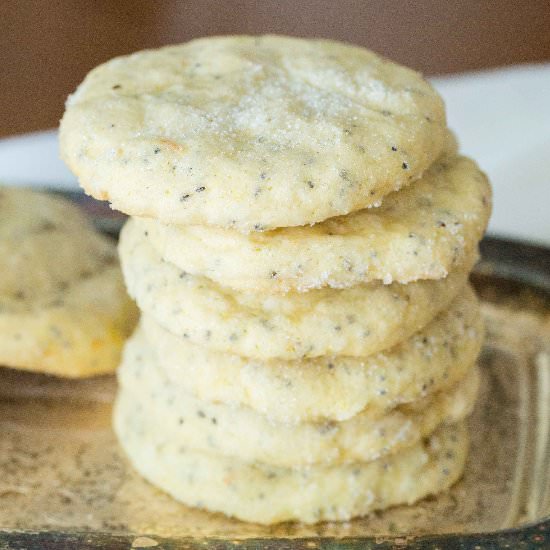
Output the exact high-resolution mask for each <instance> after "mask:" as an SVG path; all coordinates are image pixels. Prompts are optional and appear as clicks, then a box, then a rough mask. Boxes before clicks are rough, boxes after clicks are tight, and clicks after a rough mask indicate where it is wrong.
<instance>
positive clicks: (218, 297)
mask: <svg viewBox="0 0 550 550" xmlns="http://www.w3.org/2000/svg"><path fill="white" fill-rule="evenodd" d="M119 253H120V258H121V265H122V270H123V273H124V277H125V281H126V285H127V287H128V291H129V293H130V295H131V296H133V297H134V298H135V299H136V301H137V303H138V306H139V307H140V309H141V310H142V311H144V312H145V313H147V314H149V315H150V316H152V317H153V318H154V319H155V320H156V321H157V322H158V323H159V324H161V325H162V326H163V327H164V328H166V329H167V330H169V331H171V332H173V333H174V334H177V335H179V336H181V337H183V338H187V339H188V340H189V341H190V342H192V343H194V344H198V345H203V346H207V347H208V348H210V349H213V350H218V351H225V352H229V353H235V354H238V355H243V356H245V357H255V358H258V359H270V358H274V357H277V358H281V359H302V358H308V357H319V356H326V355H347V356H353V357H366V356H368V355H370V354H371V353H376V352H378V351H381V350H383V349H387V348H390V347H392V346H394V345H395V344H397V343H399V342H401V341H402V340H405V339H407V338H409V337H410V336H411V335H412V334H413V333H415V332H417V331H418V330H420V329H422V328H423V327H424V326H426V325H427V324H428V323H429V322H430V321H431V320H432V319H433V318H434V317H435V316H436V315H437V314H438V313H439V312H440V311H442V310H443V309H444V308H446V307H447V306H448V305H449V304H450V303H451V302H452V300H453V299H454V297H455V296H456V295H457V294H458V292H460V291H461V290H462V289H463V288H464V286H465V284H466V280H467V276H468V272H469V271H470V269H471V267H472V264H473V262H474V259H475V257H471V258H468V259H467V260H466V261H465V263H464V264H463V265H462V266H460V268H457V269H456V270H454V271H453V272H452V273H450V274H449V276H448V277H447V278H446V279H442V280H436V281H418V282H415V283H410V284H408V285H400V284H392V285H384V284H382V283H378V282H373V283H369V284H366V285H358V286H354V287H351V288H347V289H342V290H334V289H319V290H312V291H310V292H307V293H288V294H281V295H276V294H274V295H261V294H255V293H251V292H238V291H232V290H231V289H227V288H224V287H221V286H218V285H216V284H215V283H214V282H212V281H210V280H209V279H207V278H205V277H198V276H193V275H190V274H188V273H187V272H185V271H182V270H180V269H178V268H177V267H176V266H174V265H172V264H170V263H169V262H165V261H162V258H161V257H160V254H159V253H158V252H157V251H156V250H155V248H154V247H153V246H152V245H151V244H149V242H148V238H147V235H146V234H145V233H143V232H141V231H140V230H139V227H138V225H137V224H136V222H135V221H134V220H132V219H130V220H129V221H128V222H127V224H126V225H125V227H124V228H123V230H122V233H121V236H120V242H119Z"/></svg>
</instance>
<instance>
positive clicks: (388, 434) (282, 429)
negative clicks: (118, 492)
mask: <svg viewBox="0 0 550 550" xmlns="http://www.w3.org/2000/svg"><path fill="white" fill-rule="evenodd" d="M118 380H119V384H120V386H119V395H120V396H121V399H124V396H126V398H128V399H133V400H135V401H137V402H139V403H140V404H141V405H142V406H143V407H144V408H145V409H146V410H147V411H148V415H149V422H150V424H151V425H157V427H158V429H159V430H161V431H162V432H163V433H164V434H165V435H166V437H168V438H169V439H170V441H171V442H172V443H173V444H174V445H181V446H183V447H187V448H190V449H193V450H199V451H205V452H209V453H212V454H216V455H221V456H228V457H234V458H237V459H239V460H242V461H245V462H253V463H255V462H260V463H264V464H270V465H275V466H281V467H288V468H292V467H296V466H301V465H303V466H305V465H308V464H344V463H349V462H369V461H372V460H377V459H379V458H381V457H383V456H388V455H392V454H395V453H398V452H401V451H402V450H403V449H404V448H406V447H410V446H411V445H414V444H416V443H417V442H418V441H420V439H421V438H423V437H426V436H428V435H429V434H431V433H432V432H433V431H434V430H435V429H436V428H437V427H438V426H439V425H441V424H453V423H456V422H458V421H460V420H463V419H464V418H465V417H466V416H467V415H469V414H470V413H471V411H472V408H473V405H474V403H475V400H476V396H477V390H478V386H479V373H478V371H477V369H476V368H472V369H470V370H469V372H468V373H467V374H466V376H465V378H464V379H463V380H460V381H459V382H458V384H455V386H454V387H453V388H450V389H448V390H447V391H443V392H437V393H436V394H434V395H430V396H428V397H424V398H420V399H419V400H417V401H415V402H413V403H409V404H407V405H401V406H398V407H396V408H394V409H391V410H387V411H385V414H383V415H380V414H376V411H375V414H374V415H373V414H372V412H371V411H364V412H360V413H359V414H357V415H355V416H353V417H352V418H350V419H349V420H345V421H342V422H336V421H320V422H300V423H292V424H289V423H283V422H279V421H275V420H273V419H272V418H269V417H267V416H264V415H262V414H259V413H258V412H256V411H253V410H252V409H250V408H248V407H243V406H232V405H227V404H224V403H220V402H216V403H214V402H211V401H203V400H201V399H198V398H196V397H194V396H193V395H191V394H189V393H187V392H182V391H181V388H178V387H177V386H176V385H174V384H172V382H171V380H170V379H169V378H168V377H167V376H165V375H164V372H163V370H162V369H161V368H159V362H158V358H157V356H156V355H155V352H154V350H153V349H152V348H151V347H149V346H147V345H146V343H145V342H142V345H141V346H140V347H139V348H137V349H136V346H135V345H134V347H133V348H132V349H131V350H127V352H126V353H125V356H124V360H123V362H122V365H121V368H120V369H119V371H118Z"/></svg>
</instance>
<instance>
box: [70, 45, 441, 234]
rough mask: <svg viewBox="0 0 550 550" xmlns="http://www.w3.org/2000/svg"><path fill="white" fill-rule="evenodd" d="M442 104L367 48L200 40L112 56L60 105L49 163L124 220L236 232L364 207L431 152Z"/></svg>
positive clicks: (400, 182)
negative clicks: (56, 147) (55, 153)
mask: <svg viewBox="0 0 550 550" xmlns="http://www.w3.org/2000/svg"><path fill="white" fill-rule="evenodd" d="M445 136H446V124H445V113H444V107H443V104H442V101H441V99H440V97H439V96H438V95H437V93H436V92H435V91H434V90H433V88H432V87H431V86H430V85H429V84H428V83H427V82H425V81H424V80H423V79H422V78H421V76H420V75H418V74H417V73H415V72H413V71H411V70H409V69H406V68H403V67H400V66H398V65H395V64H393V63H390V62H389V61H386V60H385V59H382V58H380V57H378V56H376V55H375V54H373V53H372V52H369V51H368V50H365V49H362V48H358V47H354V46H351V45H348V44H342V43H338V42H333V41H327V40H304V39H298V38H288V37H281V36H264V37H251V36H229V37H216V38H204V39H199V40H194V41H192V42H189V43H187V44H183V45H178V46H170V47H166V48H162V49H159V50H153V51H144V52H139V53H136V54H134V55H131V56H127V57H121V58H117V59H113V60H112V61H109V62H108V63H105V64H104V65H101V66H100V67H98V68H96V69H95V70H93V71H92V72H91V73H90V74H89V75H88V76H87V77H86V79H85V80H84V82H83V83H82V84H81V85H80V87H79V88H78V90H77V91H76V93H75V94H73V95H72V96H71V97H70V98H69V100H68V102H67V110H66V112H65V115H64V117H63V120H62V121H61V131H60V139H61V152H62V156H63V158H64V159H65V161H66V162H67V164H68V165H69V166H70V168H71V169H72V170H73V171H74V172H75V173H76V174H77V175H78V177H79V179H80V183H81V185H82V186H83V187H84V189H86V191H87V192H88V193H90V194H91V195H93V196H95V197H96V198H100V199H108V200H109V201H111V203H112V204H113V206H114V207H115V208H117V209H120V210H122V211H124V212H126V213H128V214H131V215H136V216H145V217H156V218H159V219H160V220H161V221H163V222H165V223H174V224H182V225H187V224H207V225H208V224H210V225H218V226H222V227H226V228H229V227H231V228H235V229H238V230H240V231H243V232H249V231H260V230H267V229H273V228H276V227H286V226H297V225H305V224H310V223H315V222H319V221H322V220H324V219H327V218H329V217H333V216H337V215H343V214H347V213H349V212H352V211H355V210H358V209H361V208H365V207H368V206H374V205H378V204H379V203H380V200H381V198H382V197H384V196H385V195H387V194H388V193H390V192H392V191H395V190H398V189H400V188H401V187H403V186H405V185H407V184H409V183H410V182H412V181H414V180H415V179H417V178H419V177H420V176H421V175H422V173H423V172H424V171H425V170H426V169H427V168H428V167H429V166H430V165H431V164H432V162H433V161H434V160H435V159H436V158H437V157H438V156H439V154H440V153H441V151H442V149H443V147H444V142H445Z"/></svg>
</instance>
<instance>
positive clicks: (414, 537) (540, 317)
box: [0, 193, 550, 550]
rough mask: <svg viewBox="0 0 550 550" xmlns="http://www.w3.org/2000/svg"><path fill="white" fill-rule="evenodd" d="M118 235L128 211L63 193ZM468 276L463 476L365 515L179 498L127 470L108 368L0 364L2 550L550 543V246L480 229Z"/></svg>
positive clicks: (513, 545) (520, 545)
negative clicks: (468, 440) (222, 508)
mask: <svg viewBox="0 0 550 550" xmlns="http://www.w3.org/2000/svg"><path fill="white" fill-rule="evenodd" d="M66 195H67V196H69V198H71V199H72V200H75V201H77V202H78V203H79V204H80V205H82V207H83V208H84V209H85V210H87V211H88V212H89V213H90V215H91V216H92V217H93V219H94V221H95V222H96V224H97V225H98V227H100V228H101V230H102V231H105V232H107V233H110V234H112V235H113V237H116V235H117V232H118V230H119V229H120V225H121V223H122V221H123V217H122V216H121V215H120V214H117V213H115V212H112V211H111V210H109V209H108V207H106V206H105V204H103V203H99V202H97V201H94V200H93V199H89V198H87V197H85V196H84V195H81V194H79V193H74V194H66ZM481 251H482V260H481V262H480V263H479V265H478V266H477V268H476V270H475V273H474V275H473V276H472V280H473V283H474V285H475V286H476V288H477V289H478V292H479V294H480V296H481V297H482V299H483V313H484V315H485V317H486V320H487V326H488V335H487V342H486V345H485V348H484V350H483V353H482V355H481V358H480V365H481V367H482V368H481V370H482V389H481V395H480V399H479V401H478V404H477V406H476V409H475V412H474V414H473V416H472V418H471V419H470V426H471V434H472V449H471V452H470V456H469V459H468V463H467V467H466V472H465V475H464V478H463V479H462V480H461V481H460V482H459V483H458V484H457V485H455V487H453V488H452V489H451V490H450V491H449V492H448V493H446V494H443V495H440V496H438V497H434V498H429V499H425V500H424V501H422V502H420V503H418V504H417V505H415V506H412V507H397V508H394V509H391V510H388V511H385V512H382V513H377V514H372V515H371V516H369V517H368V518H363V519H358V520H354V521H351V522H345V523H323V524H319V525H316V526H304V525H299V524H283V525H277V526H273V527H262V526H258V525H253V524H246V523H242V522H239V521H237V520H231V519H228V518H226V517H224V516H222V515H220V514H209V513H207V512H203V511H199V510H193V509H190V508H187V507H185V506H183V505H181V504H179V503H177V502H175V501H173V500H172V499H171V498H169V497H168V496H166V495H165V494H163V493H162V492H160V491H158V490H156V489H155V488H153V487H152V486H150V485H149V484H148V483H146V482H145V481H144V480H142V479H141V478H140V477H139V476H138V475H137V474H136V473H134V472H133V470H132V469H131V467H130V466H129V464H128V462H127V461H126V459H125V457H124V455H123V453H122V452H121V450H120V448H119V447H118V444H117V442H116V440H115V438H114V435H113V433H112V431H111V428H110V411H111V403H112V399H113V396H114V393H115V389H116V385H115V381H114V379H113V377H101V378H96V379H92V380H84V381H63V380H58V379H54V378H50V377H46V376H41V375H35V374H30V373H23V372H17V371H11V370H8V369H0V549H15V548H17V549H20V548H25V549H34V548H41V549H48V548H71V549H73V548H113V549H118V548H121V549H122V548H163V549H176V548H197V549H198V548H207V549H214V548H273V549H277V550H280V549H283V548H299V549H314V548H331V549H336V548H342V549H344V548H345V549H348V548H349V549H353V548H376V549H385V548H401V547H408V548H433V549H436V548H439V549H454V548H463V549H470V548H471V549H474V548H475V549H483V548H550V534H549V531H550V250H548V249H545V248H541V247H535V246H530V245H527V244H522V243H516V242H510V241H504V240H501V239H496V238H486V239H485V240H484V241H483V242H482V245H481Z"/></svg>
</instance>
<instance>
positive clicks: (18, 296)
mask: <svg viewBox="0 0 550 550" xmlns="http://www.w3.org/2000/svg"><path fill="white" fill-rule="evenodd" d="M0 273H2V276H1V277H0V365H3V366H7V367H12V368H18V369H24V370H31V371H38V372H45V373H48V374H55V375H58V376H66V377H83V376H93V375H96V374H103V373H106V372H112V371H114V370H115V368H116V366H117V364H118V362H119V360H120V353H121V348H122V344H123V342H124V340H125V339H126V337H127V336H128V335H129V334H130V333H131V331H132V329H133V327H134V325H135V320H136V318H137V315H136V309H135V306H134V305H133V304H132V303H131V301H130V299H129V297H128V296H127V294H126V290H125V288H124V283H123V280H122V275H121V272H120V267H119V265H118V261H117V257H116V247H115V244H114V243H113V242H112V241H111V240H110V239H107V238H106V237H103V236H102V235H100V234H98V233H97V232H96V231H95V230H94V229H93V227H92V226H91V224H90V223H89V222H88V220H87V219H86V218H85V216H84V215H83V214H82V212H81V211H80V210H79V209H78V208H77V207H76V206H74V205H72V204H70V203H68V202H67V201H65V200H62V199H60V198H56V197H53V196H51V195H47V194H45V193H38V192H35V191H31V190H27V189H20V188H8V187H0Z"/></svg>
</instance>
